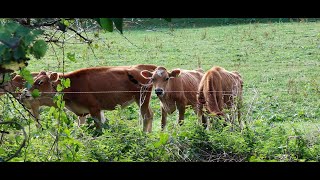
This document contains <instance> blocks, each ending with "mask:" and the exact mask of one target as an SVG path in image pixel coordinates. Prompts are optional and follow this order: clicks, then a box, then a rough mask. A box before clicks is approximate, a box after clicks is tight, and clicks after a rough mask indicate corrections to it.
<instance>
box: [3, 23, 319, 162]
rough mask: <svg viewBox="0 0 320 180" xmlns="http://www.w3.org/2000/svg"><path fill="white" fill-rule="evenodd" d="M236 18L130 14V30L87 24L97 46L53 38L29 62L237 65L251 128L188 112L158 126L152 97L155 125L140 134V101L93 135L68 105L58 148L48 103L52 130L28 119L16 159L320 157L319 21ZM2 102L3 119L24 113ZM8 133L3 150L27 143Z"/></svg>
mask: <svg viewBox="0 0 320 180" xmlns="http://www.w3.org/2000/svg"><path fill="white" fill-rule="evenodd" d="M236 22H237V21H233V20H227V19H222V20H220V21H217V20H215V21H214V20H212V19H173V20H172V24H168V23H166V22H164V21H160V20H157V19H154V20H145V21H142V22H139V24H134V23H129V22H128V23H126V26H125V28H124V34H123V35H120V34H119V33H117V32H113V33H102V32H100V33H99V34H96V33H92V32H88V33H87V34H86V35H87V36H88V37H89V38H92V39H94V40H95V41H94V43H93V44H92V46H91V47H89V46H87V45H85V44H74V43H76V42H78V41H77V40H75V39H74V38H73V37H72V38H69V34H65V38H66V41H65V44H64V51H62V48H61V47H62V46H61V47H58V46H55V45H54V46H49V47H50V48H49V51H48V52H47V54H46V56H45V57H44V58H43V59H42V60H31V61H30V62H29V66H28V69H29V70H30V71H40V70H50V71H59V72H62V71H63V70H64V71H65V72H68V71H72V70H76V69H79V68H84V67H92V66H117V65H134V64H155V65H158V66H165V67H167V68H168V69H173V68H183V69H195V68H198V67H201V68H203V69H204V70H208V69H210V68H211V67H212V66H222V67H224V68H225V69H227V70H230V71H231V70H232V71H234V70H236V71H238V72H240V73H241V75H242V77H243V80H244V94H243V96H244V97H243V99H244V108H243V110H242V111H243V113H244V115H243V121H245V122H246V123H247V128H246V129H245V130H244V131H242V132H240V131H237V130H236V131H230V128H229V127H223V126H221V124H219V122H218V123H215V124H214V125H213V126H214V127H213V128H212V129H211V130H210V131H205V130H203V129H202V128H201V127H200V126H198V125H197V124H196V122H197V118H196V116H195V114H194V113H193V111H191V110H188V111H187V113H186V120H185V121H186V124H185V125H184V126H182V127H179V126H178V125H177V124H176V119H177V114H176V113H174V114H172V115H170V116H169V117H168V126H167V130H166V131H165V132H161V131H160V119H161V113H160V104H159V100H158V99H157V97H156V96H155V95H153V96H152V102H151V106H152V108H153V111H154V123H153V133H151V134H144V133H142V132H141V130H142V125H141V124H140V123H139V117H138V106H137V105H135V104H133V105H131V106H129V107H127V108H125V109H118V110H115V111H108V112H107V111H105V115H106V117H108V119H109V120H110V125H111V128H110V129H107V130H105V131H104V134H103V135H101V136H99V137H96V138H93V137H92V134H91V132H90V129H88V126H83V127H81V128H78V127H77V125H76V117H75V115H73V114H72V113H70V112H67V115H68V118H69V119H71V120H73V119H74V120H75V122H74V123H72V125H69V126H67V128H65V132H63V133H64V134H65V136H62V137H61V138H60V139H61V141H60V142H59V151H57V152H55V151H54V150H52V149H51V148H52V146H53V144H54V138H53V137H52V132H54V128H55V127H56V126H57V120H56V119H55V118H53V116H52V115H51V114H49V113H48V112H49V109H50V108H49V107H43V108H42V112H41V117H42V121H43V123H44V124H46V127H47V129H48V130H45V131H39V130H37V129H36V128H35V127H34V122H33V121H31V120H30V122H31V126H29V128H30V130H28V133H29V135H30V139H29V141H28V146H27V148H24V149H23V151H22V153H20V155H19V157H17V158H14V159H13V161H319V160H320V139H319V137H318V136H319V132H320V123H319V120H320V76H319V72H320V22H319V21H316V20H314V21H303V22H290V21H280V20H276V21H267V20H259V19H254V20H250V21H249V20H248V21H238V22H240V23H236ZM95 34H96V35H95ZM70 35H71V34H70ZM74 37H75V36H74ZM68 53H74V54H75V62H73V61H70V60H69V59H68V58H67V54H68ZM63 54H64V55H65V58H64V59H65V60H64V66H63V61H62V59H63ZM63 67H64V68H63ZM101 83H103V82H101ZM105 83H107V82H105ZM0 104H1V106H2V107H1V110H0V116H1V117H3V118H4V119H6V120H8V119H12V118H15V119H19V117H20V116H21V115H20V114H19V113H17V110H16V109H14V108H13V107H12V102H11V101H9V100H8V99H7V98H6V97H3V98H1V102H0ZM17 106H18V105H17ZM19 108H20V107H18V109H19ZM50 129H51V131H50ZM50 133H51V135H50ZM11 136H12V137H11ZM14 137H15V140H14ZM7 138H8V141H7V143H6V144H4V145H2V146H0V157H4V156H7V154H8V153H12V152H14V149H17V148H16V147H17V146H18V144H17V142H21V139H18V140H17V138H18V137H17V136H15V135H8V136H7ZM10 138H11V139H10ZM10 148H11V150H10Z"/></svg>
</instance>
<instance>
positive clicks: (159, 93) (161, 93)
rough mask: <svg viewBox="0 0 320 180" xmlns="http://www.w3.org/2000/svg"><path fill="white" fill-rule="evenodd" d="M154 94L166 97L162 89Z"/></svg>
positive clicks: (158, 89)
mask: <svg viewBox="0 0 320 180" xmlns="http://www.w3.org/2000/svg"><path fill="white" fill-rule="evenodd" d="M154 92H155V93H156V95H157V96H163V95H164V91H163V89H161V88H157V89H155V90H154Z"/></svg>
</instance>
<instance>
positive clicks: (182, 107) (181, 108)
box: [177, 103, 186, 126]
mask: <svg viewBox="0 0 320 180" xmlns="http://www.w3.org/2000/svg"><path fill="white" fill-rule="evenodd" d="M177 108H178V111H179V119H178V124H179V125H180V126H181V125H182V124H183V121H184V113H185V112H186V105H185V104H179V103H178V104H177Z"/></svg>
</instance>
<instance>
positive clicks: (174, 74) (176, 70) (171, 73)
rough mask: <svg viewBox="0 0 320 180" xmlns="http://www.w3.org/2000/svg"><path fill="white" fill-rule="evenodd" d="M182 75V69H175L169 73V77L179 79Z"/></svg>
mask: <svg viewBox="0 0 320 180" xmlns="http://www.w3.org/2000/svg"><path fill="white" fill-rule="evenodd" d="M179 75H180V69H174V70H172V71H171V72H170V73H169V77H172V78H174V77H178V76H179Z"/></svg>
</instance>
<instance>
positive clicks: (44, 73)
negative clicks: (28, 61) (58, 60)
mask: <svg viewBox="0 0 320 180" xmlns="http://www.w3.org/2000/svg"><path fill="white" fill-rule="evenodd" d="M39 75H47V73H46V72H45V71H40V72H39Z"/></svg>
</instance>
